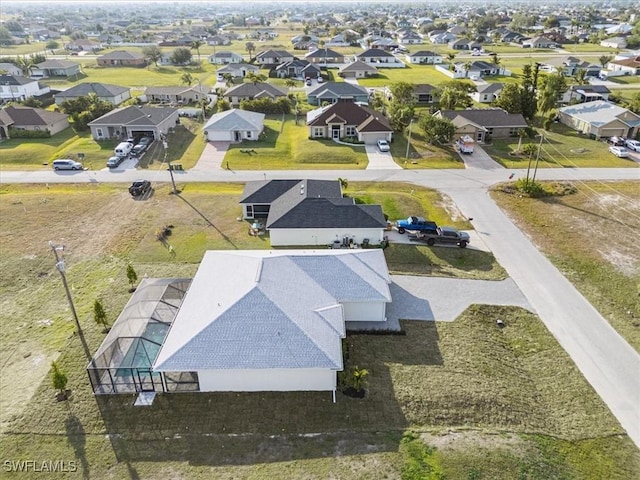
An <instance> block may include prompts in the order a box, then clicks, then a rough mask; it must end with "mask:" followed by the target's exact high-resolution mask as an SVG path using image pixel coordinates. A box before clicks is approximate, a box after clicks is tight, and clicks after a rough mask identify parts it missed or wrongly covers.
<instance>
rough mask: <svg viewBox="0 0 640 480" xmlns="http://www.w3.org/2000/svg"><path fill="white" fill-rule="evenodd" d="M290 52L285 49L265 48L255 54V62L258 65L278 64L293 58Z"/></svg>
mask: <svg viewBox="0 0 640 480" xmlns="http://www.w3.org/2000/svg"><path fill="white" fill-rule="evenodd" d="M294 58H295V57H294V55H293V54H292V53H289V52H287V51H286V50H265V51H263V52H260V53H258V54H257V55H256V63H257V64H259V65H279V64H281V63H285V62H290V61H292V60H293V59H294Z"/></svg>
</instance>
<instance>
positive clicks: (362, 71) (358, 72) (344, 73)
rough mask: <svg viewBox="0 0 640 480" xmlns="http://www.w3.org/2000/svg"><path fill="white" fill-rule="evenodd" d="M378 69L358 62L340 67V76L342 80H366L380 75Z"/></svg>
mask: <svg viewBox="0 0 640 480" xmlns="http://www.w3.org/2000/svg"><path fill="white" fill-rule="evenodd" d="M378 73H379V72H378V69H377V68H376V67H374V66H373V65H371V64H369V63H364V62H363V61H361V60H357V61H355V62H353V63H350V64H348V65H344V66H342V67H340V69H339V70H338V75H339V76H341V77H342V78H366V77H373V76H375V75H378Z"/></svg>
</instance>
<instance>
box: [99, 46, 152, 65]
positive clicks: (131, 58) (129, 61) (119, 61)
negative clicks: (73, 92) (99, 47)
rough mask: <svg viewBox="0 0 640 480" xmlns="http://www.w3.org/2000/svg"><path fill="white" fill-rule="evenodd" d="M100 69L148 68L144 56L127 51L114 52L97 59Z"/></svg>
mask: <svg viewBox="0 0 640 480" xmlns="http://www.w3.org/2000/svg"><path fill="white" fill-rule="evenodd" d="M96 62H97V63H98V66H100V67H146V66H147V59H146V58H145V57H144V55H142V54H140V53H136V52H129V51H126V50H114V51H113V52H109V53H107V54H105V55H101V56H99V57H98V58H97V59H96Z"/></svg>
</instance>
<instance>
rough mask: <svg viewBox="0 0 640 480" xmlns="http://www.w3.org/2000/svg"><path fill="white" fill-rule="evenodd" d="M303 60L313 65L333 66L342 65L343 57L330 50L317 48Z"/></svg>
mask: <svg viewBox="0 0 640 480" xmlns="http://www.w3.org/2000/svg"><path fill="white" fill-rule="evenodd" d="M304 59H305V60H307V61H308V62H309V63H313V64H314V65H324V66H335V65H339V64H343V63H344V55H343V54H341V53H338V52H336V51H335V50H331V49H330V48H318V49H317V50H314V51H313V52H309V53H307V54H306V55H305V56H304Z"/></svg>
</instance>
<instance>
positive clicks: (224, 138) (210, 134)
mask: <svg viewBox="0 0 640 480" xmlns="http://www.w3.org/2000/svg"><path fill="white" fill-rule="evenodd" d="M205 132H206V134H207V140H208V141H210V142H229V141H231V140H232V137H231V132H229V131H228V130H205Z"/></svg>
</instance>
